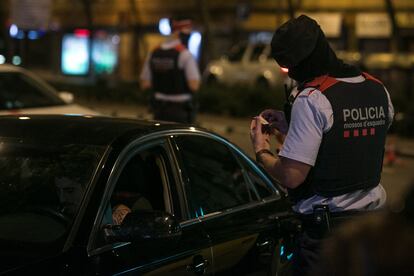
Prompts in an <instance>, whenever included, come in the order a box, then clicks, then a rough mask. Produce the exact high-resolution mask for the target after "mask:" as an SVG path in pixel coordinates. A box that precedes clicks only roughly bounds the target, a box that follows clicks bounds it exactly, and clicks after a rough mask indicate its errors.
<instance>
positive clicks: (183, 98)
mask: <svg viewBox="0 0 414 276" xmlns="http://www.w3.org/2000/svg"><path fill="white" fill-rule="evenodd" d="M154 98H155V99H156V100H158V101H166V102H174V103H183V102H187V101H190V100H191V99H192V95H191V94H171V95H170V94H164V93H160V92H155V93H154Z"/></svg>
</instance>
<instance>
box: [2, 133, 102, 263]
mask: <svg viewBox="0 0 414 276" xmlns="http://www.w3.org/2000/svg"><path fill="white" fill-rule="evenodd" d="M103 152H104V148H100V147H96V146H86V145H43V144H42V145H41V144H30V143H28V142H25V143H23V144H22V143H21V141H16V142H10V143H8V142H4V140H3V142H2V143H1V156H0V225H2V226H4V227H1V228H0V245H1V246H0V248H2V249H0V251H1V250H8V252H14V253H13V255H15V256H16V258H19V257H24V258H25V260H24V261H28V260H30V259H32V260H34V259H36V258H41V257H42V255H49V256H50V255H52V254H55V253H56V252H57V251H59V250H62V248H63V245H64V243H65V239H66V235H67V234H68V232H69V230H70V227H71V225H72V222H73V220H74V218H75V216H76V214H77V213H78V210H79V207H80V205H81V202H82V200H83V197H84V195H85V192H86V190H87V187H88V184H89V183H90V181H91V179H92V177H93V173H94V172H95V170H96V167H97V165H98V163H99V160H100V158H101V156H102V154H103ZM28 233H29V234H28ZM6 248H7V249H6ZM56 250H57V251H56ZM3 253H4V252H2V253H1V254H2V255H5V254H3ZM18 256H19V257H18ZM43 257H44V256H43ZM14 261H15V262H16V263H17V262H19V261H23V260H17V259H16V260H14Z"/></svg>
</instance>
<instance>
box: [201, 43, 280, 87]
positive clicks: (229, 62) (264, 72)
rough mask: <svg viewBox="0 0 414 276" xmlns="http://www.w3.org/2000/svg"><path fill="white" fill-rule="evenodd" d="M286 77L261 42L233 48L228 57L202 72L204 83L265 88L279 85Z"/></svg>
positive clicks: (209, 65)
mask: <svg viewBox="0 0 414 276" xmlns="http://www.w3.org/2000/svg"><path fill="white" fill-rule="evenodd" d="M286 78H287V72H284V69H282V68H281V67H280V66H279V65H278V64H277V63H276V61H275V60H274V59H273V58H271V57H270V45H269V44H264V43H241V44H238V45H235V46H234V47H233V48H232V49H231V50H230V52H229V54H228V55H225V56H222V57H221V58H220V59H218V60H213V61H211V62H209V63H208V64H207V67H206V69H205V71H204V72H203V80H204V82H205V83H206V84H214V83H221V84H225V85H249V86H260V87H265V88H269V87H275V86H277V85H283V83H284V81H285V79H286Z"/></svg>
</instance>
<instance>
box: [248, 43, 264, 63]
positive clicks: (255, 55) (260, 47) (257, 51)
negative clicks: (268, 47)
mask: <svg viewBox="0 0 414 276" xmlns="http://www.w3.org/2000/svg"><path fill="white" fill-rule="evenodd" d="M264 48H265V46H264V45H256V46H254V48H253V51H252V55H251V56H250V61H258V60H259V57H260V56H261V55H262V53H263V50H264Z"/></svg>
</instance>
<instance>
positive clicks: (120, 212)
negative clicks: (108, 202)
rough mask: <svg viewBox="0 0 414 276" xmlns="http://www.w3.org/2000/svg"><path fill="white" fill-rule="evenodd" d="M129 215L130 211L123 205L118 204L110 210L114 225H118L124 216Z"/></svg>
mask: <svg viewBox="0 0 414 276" xmlns="http://www.w3.org/2000/svg"><path fill="white" fill-rule="evenodd" d="M129 213H131V209H130V208H129V207H128V206H126V205H124V204H118V205H116V206H115V207H114V208H113V209H112V220H113V222H114V224H116V225H120V224H121V223H122V221H123V220H124V218H125V217H126V215H128V214H129Z"/></svg>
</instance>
